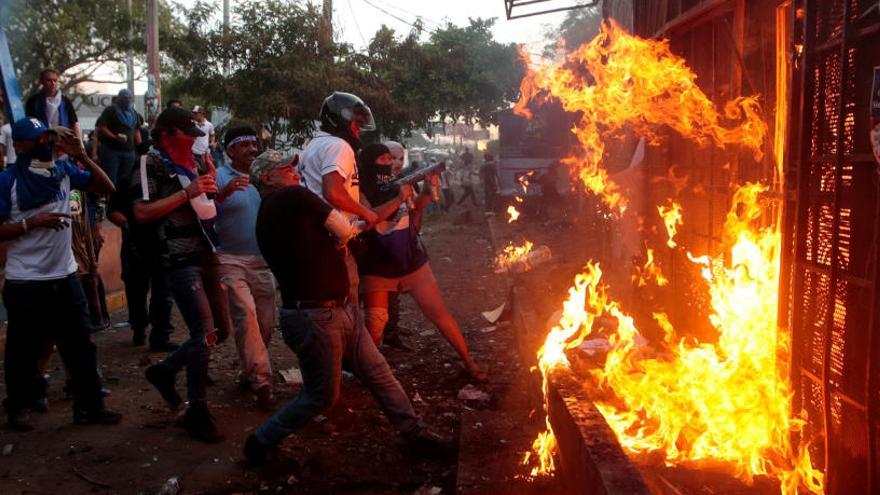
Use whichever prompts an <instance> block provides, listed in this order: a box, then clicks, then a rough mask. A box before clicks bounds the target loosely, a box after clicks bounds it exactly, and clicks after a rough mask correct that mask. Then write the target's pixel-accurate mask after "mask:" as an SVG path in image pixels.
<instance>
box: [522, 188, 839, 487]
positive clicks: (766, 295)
mask: <svg viewBox="0 0 880 495" xmlns="http://www.w3.org/2000/svg"><path fill="white" fill-rule="evenodd" d="M765 191H766V187H765V186H762V185H758V184H747V185H745V186H743V187H741V188H739V189H738V190H737V191H736V193H735V194H734V197H733V204H732V206H731V209H730V212H729V213H728V215H727V220H726V222H725V226H724V239H725V243H726V244H727V245H728V246H729V253H730V258H729V263H727V264H726V263H725V262H724V259H723V258H722V257H718V258H713V257H710V256H708V255H704V256H701V257H696V256H693V255H690V256H689V258H690V259H692V260H694V262H695V264H697V263H698V266H700V267H701V268H702V272H703V280H704V281H705V283H706V284H707V285H708V289H709V294H710V296H711V305H712V312H711V313H710V314H709V321H710V323H711V324H712V326H713V327H714V328H715V329H716V330H717V332H718V340H717V342H716V343H707V342H698V341H693V340H692V339H689V340H685V339H682V338H680V337H678V336H677V334H676V332H675V329H674V327H673V325H672V324H671V323H670V321H669V319H668V318H667V317H666V315H665V314H662V313H655V314H654V319H655V320H656V321H657V322H658V324H659V325H660V327H661V328H662V329H663V330H664V335H665V338H664V342H665V344H666V346H667V347H668V349H667V350H668V351H669V355H668V356H664V357H651V356H649V355H646V353H645V352H636V342H637V336H639V330H638V329H637V328H636V326H635V323H634V320H633V318H632V317H631V316H630V315H628V314H627V313H625V312H624V311H623V310H622V309H621V306H620V305H619V303H617V302H616V301H614V300H612V299H610V298H609V297H608V296H607V295H606V292H607V290H606V288H605V287H604V286H603V285H600V278H601V271H599V270H598V266H595V265H593V264H589V265H588V266H587V270H586V272H585V273H584V274H582V275H579V276H578V277H577V278H576V279H575V285H574V287H573V288H572V289H570V290H569V299H568V300H567V301H566V302H565V303H564V304H563V316H562V320H561V321H560V325H558V326H556V327H554V328H553V329H551V330H550V332H549V333H548V335H547V338H546V340H545V342H544V345H543V346H542V348H541V349H540V350H539V351H538V363H539V365H538V367H539V369H540V370H541V373H542V374H543V380H544V391H545V397H546V389H547V387H548V385H547V382H548V380H549V375H550V373H552V372H553V371H554V370H556V369H558V368H560V367H567V366H568V365H569V362H568V359H567V357H566V356H565V354H564V351H565V350H566V349H571V348H573V347H576V346H577V345H579V344H580V343H581V342H583V340H584V338H586V337H587V336H588V335H589V334H590V333H591V332H593V324H594V322H595V320H596V319H597V318H598V317H600V316H602V315H605V314H608V315H610V316H611V317H612V318H614V319H615V320H616V321H617V328H616V329H615V330H614V331H613V332H612V333H611V334H610V335H609V337H608V338H609V342H610V343H611V346H612V348H611V350H610V351H609V353H608V355H607V357H606V360H605V364H604V366H603V367H602V368H599V369H595V370H593V373H592V374H593V376H592V378H593V379H594V380H595V382H596V383H597V384H598V385H599V386H600V388H601V389H602V390H605V391H607V392H609V393H611V394H612V395H613V397H614V400H608V401H601V402H597V403H596V407H597V408H598V409H599V411H600V412H601V413H602V415H603V416H605V419H606V421H607V422H608V424H609V426H610V427H611V428H612V429H613V430H614V432H615V433H616V435H617V438H618V440H619V442H620V444H621V446H622V447H623V448H624V449H625V450H626V451H627V452H629V453H631V454H633V455H641V454H648V453H655V454H657V453H659V455H660V456H661V457H662V458H663V459H664V461H665V462H666V464H668V465H679V464H686V465H691V466H695V467H700V466H705V465H718V464H721V465H724V466H726V467H727V468H728V469H729V470H730V473H731V474H733V475H735V476H737V477H739V478H740V479H743V480H744V481H746V482H749V483H750V482H752V481H753V478H754V477H755V476H757V475H767V476H772V477H775V478H777V479H779V480H780V482H781V484H780V486H781V489H782V493H784V494H796V493H798V488H799V487H800V486H805V487H806V488H807V489H808V490H809V491H811V492H813V493H822V490H821V488H822V485H823V481H824V480H823V474H822V473H821V472H819V471H818V470H816V469H814V468H813V467H812V464H811V461H810V459H809V452H808V451H807V449H806V448H804V447H803V446H802V447H801V448H800V449H799V450H796V449H795V447H794V445H793V443H792V440H791V437H792V434H793V433H797V432H799V431H800V430H801V427H802V426H803V424H804V421H803V419H801V418H798V417H792V416H791V415H790V411H791V407H792V403H791V399H792V389H791V384H790V383H789V380H788V374H787V373H788V363H787V362H785V361H780V356H787V355H789V353H790V349H789V344H790V343H789V337H788V335H787V334H784V333H781V332H780V331H779V329H778V327H777V325H776V316H777V314H776V311H777V301H778V286H779V262H780V254H781V253H780V250H779V246H780V240H781V239H780V231H779V228H778V226H777V225H776V224H773V225H771V226H769V227H761V226H760V225H759V222H760V220H761V216H762V213H763V211H764V208H763V207H762V205H761V201H760V195H761V193H763V192H765ZM585 281H589V284H586V283H585ZM639 338H641V337H639ZM545 408H546V406H545ZM552 435H553V431H552V428H548V429H547V431H545V432H544V434H543V437H539V439H538V440H536V442H535V445H534V446H533V447H535V448H536V449H538V448H540V449H543V450H534V452H535V454H536V455H538V456H539V459H540V463H539V465H538V466H536V467H535V468H534V469H533V472H534V475H540V474H546V473H549V472H552V470H553V464H552V460H548V459H546V458H545V457H544V456H547V457H550V458H551V459H552V449H553V448H555V447H552V446H555V438H550V437H552ZM548 450H549V451H550V455H548V454H547V451H548Z"/></svg>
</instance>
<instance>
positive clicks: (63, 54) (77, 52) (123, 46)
mask: <svg viewBox="0 0 880 495" xmlns="http://www.w3.org/2000/svg"><path fill="white" fill-rule="evenodd" d="M10 4H11V5H10V7H9V9H10V15H9V20H8V23H7V25H6V35H7V37H8V39H9V46H10V51H11V53H12V59H13V62H14V63H15V67H16V69H17V71H18V78H19V84H20V85H21V89H22V92H23V94H27V93H29V92H32V91H33V90H35V89H36V88H37V86H38V84H39V75H40V71H41V70H42V69H44V68H46V67H51V68H54V69H56V70H58V71H59V72H61V74H62V75H63V78H62V81H61V83H62V86H61V88H62V90H70V89H71V88H75V87H76V86H77V85H78V84H81V83H84V82H122V81H121V80H110V81H106V80H105V79H103V78H104V77H106V76H105V75H101V74H99V69H101V68H102V67H103V68H106V67H108V66H113V64H121V63H122V62H124V61H125V58H126V54H127V53H128V51H129V50H132V51H133V52H134V53H135V54H143V53H144V52H145V50H146V47H145V45H144V40H143V39H142V38H141V37H137V36H135V37H133V38H132V39H130V38H129V26H130V25H135V26H143V25H144V3H143V0H141V1H136V2H135V6H134V8H133V9H132V10H133V15H132V16H129V13H128V7H127V4H126V2H125V0H11V2H10ZM160 29H161V30H162V31H163V32H165V33H167V32H169V31H170V30H173V29H174V18H173V16H172V15H171V11H170V10H169V9H168V8H167V7H163V9H162V13H161V24H160ZM141 31H142V29H137V30H135V32H136V33H138V32H141ZM119 67H121V65H119ZM105 73H106V71H105Z"/></svg>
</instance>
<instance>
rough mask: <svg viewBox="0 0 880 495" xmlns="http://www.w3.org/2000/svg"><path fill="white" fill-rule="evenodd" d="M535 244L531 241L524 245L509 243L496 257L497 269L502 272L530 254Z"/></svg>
mask: <svg viewBox="0 0 880 495" xmlns="http://www.w3.org/2000/svg"><path fill="white" fill-rule="evenodd" d="M533 247H534V245H533V244H532V242H531V241H526V242H525V244H523V245H522V246H517V245H515V244H513V243H510V244H508V245H507V247H505V248H504V250H503V251H501V252H500V253H498V256H496V257H495V271H496V272H499V273H500V272H502V271H505V270H507V269H508V268H510V267H511V266H513V265H514V264H516V263H517V262H519V261H520V260H522V259H523V258H525V257H526V256H528V254H529V253H531V252H532V248H533Z"/></svg>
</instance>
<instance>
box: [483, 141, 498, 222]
mask: <svg viewBox="0 0 880 495" xmlns="http://www.w3.org/2000/svg"><path fill="white" fill-rule="evenodd" d="M480 182H481V183H482V186H483V198H484V200H485V201H486V211H495V198H496V197H497V196H498V164H497V163H496V162H495V157H493V156H492V154H491V153H488V152H487V153H486V154H485V155H483V163H481V164H480Z"/></svg>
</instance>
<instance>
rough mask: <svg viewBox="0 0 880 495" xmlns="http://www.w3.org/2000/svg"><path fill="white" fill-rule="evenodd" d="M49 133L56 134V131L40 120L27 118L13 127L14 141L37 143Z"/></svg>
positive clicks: (20, 120) (19, 120)
mask: <svg viewBox="0 0 880 495" xmlns="http://www.w3.org/2000/svg"><path fill="white" fill-rule="evenodd" d="M47 132H52V133H54V132H55V131H53V130H52V129H49V128H48V127H46V126H45V125H44V124H43V123H42V122H40V120H39V119H35V118H32V117H26V118H23V119H18V120H17V121H16V122H15V125H13V126H12V140H13V141H36V140H38V139H40V136H42V135H43V134H46V133H47Z"/></svg>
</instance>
